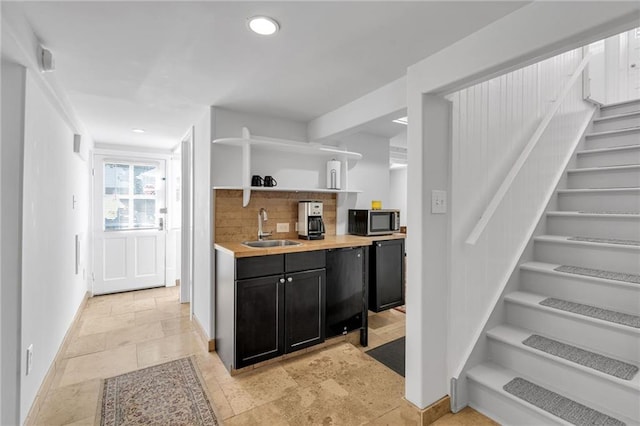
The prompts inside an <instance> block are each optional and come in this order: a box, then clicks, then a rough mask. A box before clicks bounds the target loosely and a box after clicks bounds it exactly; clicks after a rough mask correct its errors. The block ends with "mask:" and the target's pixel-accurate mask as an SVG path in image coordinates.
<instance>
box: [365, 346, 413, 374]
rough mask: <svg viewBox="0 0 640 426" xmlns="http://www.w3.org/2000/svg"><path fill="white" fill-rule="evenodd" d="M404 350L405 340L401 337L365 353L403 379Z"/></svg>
mask: <svg viewBox="0 0 640 426" xmlns="http://www.w3.org/2000/svg"><path fill="white" fill-rule="evenodd" d="M404 348H405V338H404V337H401V338H399V339H397V340H394V341H392V342H389V343H385V344H384V345H382V346H378V347H377V348H375V349H371V350H370V351H367V352H365V353H366V354H367V355H369V356H371V357H372V358H373V359H375V360H376V361H378V362H381V363H382V364H384V365H386V366H387V367H389V368H390V369H392V370H393V371H395V372H396V373H398V374H399V375H401V376H402V377H404Z"/></svg>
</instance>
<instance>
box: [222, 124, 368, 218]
mask: <svg viewBox="0 0 640 426" xmlns="http://www.w3.org/2000/svg"><path fill="white" fill-rule="evenodd" d="M212 143H214V144H221V145H231V146H237V147H240V148H242V186H214V187H213V189H235V190H242V191H243V194H242V206H243V207H246V206H247V205H248V204H249V200H250V199H251V191H280V192H284V191H289V192H328V193H336V194H356V193H359V192H362V191H359V190H351V189H320V188H287V187H264V186H251V150H252V148H256V149H268V150H270V151H281V152H290V153H297V154H306V155H314V156H324V157H330V158H336V159H339V160H340V161H342V162H343V163H344V164H343V170H345V179H344V180H343V184H344V186H347V179H346V177H347V176H346V175H347V173H346V171H347V169H348V167H347V166H348V165H347V162H348V161H349V160H360V159H362V154H360V153H359V152H351V151H347V150H343V149H340V148H338V147H335V146H330V145H322V144H319V143H308V142H298V141H291V140H287V139H276V138H269V137H265V136H255V135H251V133H250V132H249V129H247V128H246V127H243V128H242V137H240V138H220V139H214V140H213V141H212Z"/></svg>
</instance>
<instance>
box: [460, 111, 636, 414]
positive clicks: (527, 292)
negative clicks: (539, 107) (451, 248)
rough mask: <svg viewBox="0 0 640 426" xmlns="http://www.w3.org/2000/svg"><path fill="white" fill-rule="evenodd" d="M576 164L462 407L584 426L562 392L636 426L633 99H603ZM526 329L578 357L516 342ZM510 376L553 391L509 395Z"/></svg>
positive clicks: (490, 335) (471, 374) (473, 372)
mask: <svg viewBox="0 0 640 426" xmlns="http://www.w3.org/2000/svg"><path fill="white" fill-rule="evenodd" d="M575 164H576V167H575V168H571V169H569V170H567V176H566V177H567V180H566V182H567V189H561V190H558V191H557V208H558V211H550V212H547V213H546V218H545V219H546V231H545V232H546V235H542V236H538V237H535V238H534V239H533V244H534V252H533V253H534V254H533V256H534V260H535V261H532V262H527V263H523V264H521V265H520V266H519V289H518V291H514V292H512V293H509V294H507V295H506V296H505V298H504V300H503V302H501V303H503V304H504V306H503V307H504V310H503V311H504V315H503V319H504V323H503V324H501V325H499V326H497V327H495V328H493V329H491V330H489V331H488V332H487V335H486V337H487V342H488V350H487V358H488V359H487V361H486V362H484V363H482V364H480V365H477V366H475V367H473V368H472V369H470V370H469V371H468V372H467V379H468V395H469V405H470V406H472V407H474V408H476V409H478V410H479V411H481V412H483V413H485V414H487V415H488V416H490V417H491V418H493V419H495V420H496V421H498V422H500V423H502V424H510V425H541V424H592V423H588V422H587V421H586V420H581V419H578V420H576V417H575V416H574V417H572V416H571V413H568V411H571V410H574V414H575V412H576V410H577V412H583V411H580V410H582V409H581V408H578V409H576V407H577V405H576V404H573V405H571V404H569V405H567V404H565V402H566V399H564V398H567V399H569V400H571V401H573V402H575V403H577V404H580V405H581V406H584V407H588V408H590V409H592V410H596V411H597V412H599V413H597V414H598V415H602V416H604V417H606V416H609V418H606V419H605V422H603V423H597V424H616V425H619V424H627V425H640V372H637V371H636V372H635V375H633V366H640V101H635V102H626V103H623V104H616V105H612V106H605V107H602V108H601V109H600V117H599V118H596V119H594V121H593V125H592V131H591V133H590V134H588V135H586V138H585V142H584V145H583V146H582V147H581V148H580V149H579V151H578V152H577V153H576V162H575ZM563 265H564V266H566V267H563V268H560V270H557V268H559V267H561V266H563ZM567 267H569V268H567ZM576 267H577V268H576ZM549 298H551V299H552V300H551V301H549ZM553 299H559V301H558V300H555V302H559V303H560V305H561V306H562V308H560V307H559V306H560V305H558V304H557V303H556V304H554V300H553ZM543 301H544V302H543ZM541 302H543V303H542V304H541ZM566 302H570V303H566ZM571 302H572V303H571ZM598 308H599V309H598ZM532 335H537V336H542V337H541V338H539V337H537V336H536V337H533V338H531V339H540V340H543V341H547V342H548V340H547V339H552V340H553V341H555V342H553V345H554V347H555V348H556V353H557V352H558V350H557V348H558V347H560V348H565V349H566V348H570V349H569V352H571V353H572V354H573V355H574V356H573V357H572V356H567V355H566V352H563V354H564V355H562V354H560V355H558V354H554V353H552V352H554V350H542V349H536V348H535V347H531V346H530V345H527V344H524V343H523V341H525V340H527V339H529V338H530V336H532ZM567 345H570V346H567ZM576 353H579V354H581V356H578V357H576V356H575V354H576ZM604 357H606V358H604ZM576 359H579V360H580V361H576ZM585 359H590V360H592V361H593V360H594V359H595V360H599V362H598V361H593V362H591V363H589V361H585ZM603 360H604V361H603ZM619 361H621V362H622V363H618V362H619ZM623 363H624V364H623ZM605 364H606V365H607V366H609V367H611V365H616V366H618V365H621V364H623V365H624V367H625V368H627V370H626V371H627V374H626V377H621V376H620V375H618V376H616V375H615V374H619V373H612V370H611V369H607V368H604V367H602V366H603V365H605ZM629 364H631V365H629ZM629 368H630V369H631V373H629ZM630 375H632V377H628V376H630ZM517 377H519V378H522V379H525V380H526V381H528V382H531V383H532V384H534V385H537V386H534V388H536V389H538V387H541V388H544V390H548V391H551V392H553V394H550V395H553V397H549V396H548V394H545V395H547V396H545V397H544V398H538V399H536V398H535V397H531V394H528V395H526V396H525V397H523V396H522V395H520V396H517V395H514V394H513V393H510V392H507V390H505V385H507V384H508V383H510V382H512V381H513V380H514V379H515V378H517ZM516 382H517V381H516ZM507 388H508V389H513V386H507ZM538 395H540V394H538ZM562 397H564V398H562ZM559 400H562V401H564V402H562V401H560V402H558V401H559ZM540 401H542V402H540ZM545 404H546V405H545ZM549 407H552V409H549ZM578 407H579V406H578ZM552 413H553V414H552Z"/></svg>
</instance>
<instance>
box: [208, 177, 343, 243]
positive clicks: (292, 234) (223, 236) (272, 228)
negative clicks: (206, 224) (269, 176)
mask: <svg viewBox="0 0 640 426" xmlns="http://www.w3.org/2000/svg"><path fill="white" fill-rule="evenodd" d="M213 196H214V203H215V213H216V214H215V223H214V229H215V234H214V235H215V242H216V243H226V242H240V241H246V240H256V239H257V238H258V212H259V211H260V208H261V207H264V208H265V209H266V210H267V216H268V220H267V221H266V222H265V224H264V231H265V232H273V234H272V236H271V238H272V239H292V238H294V239H295V238H298V231H296V228H295V224H296V222H297V221H298V201H303V200H314V201H322V203H323V219H324V226H325V228H326V235H336V194H331V193H322V192H286V191H282V192H280V191H278V192H268V191H252V192H251V200H250V201H249V205H248V206H247V207H242V191H241V190H230V189H216V190H214V191H213ZM278 223H288V224H289V232H280V233H278V232H276V224H278Z"/></svg>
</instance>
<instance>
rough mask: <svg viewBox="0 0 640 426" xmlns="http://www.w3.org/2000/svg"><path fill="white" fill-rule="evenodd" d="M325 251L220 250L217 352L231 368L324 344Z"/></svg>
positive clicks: (217, 267) (217, 253)
mask: <svg viewBox="0 0 640 426" xmlns="http://www.w3.org/2000/svg"><path fill="white" fill-rule="evenodd" d="M325 264H326V256H325V251H324V250H317V251H312V252H302V253H287V254H280V255H269V256H255V257H248V258H240V259H235V258H234V257H233V255H232V254H229V253H226V252H223V251H219V250H216V296H215V302H216V311H215V312H216V318H215V320H216V321H215V325H216V352H217V353H218V355H219V356H220V358H221V359H222V361H223V363H224V365H225V367H226V368H228V369H229V370H234V369H239V368H243V367H246V366H249V365H252V364H255V363H257V362H260V361H265V360H267V359H271V358H274V357H276V356H279V355H283V354H285V353H289V352H294V351H297V350H300V349H304V348H306V347H309V346H312V345H315V344H318V343H322V342H324V339H325V333H324V323H325V283H326V275H325Z"/></svg>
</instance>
